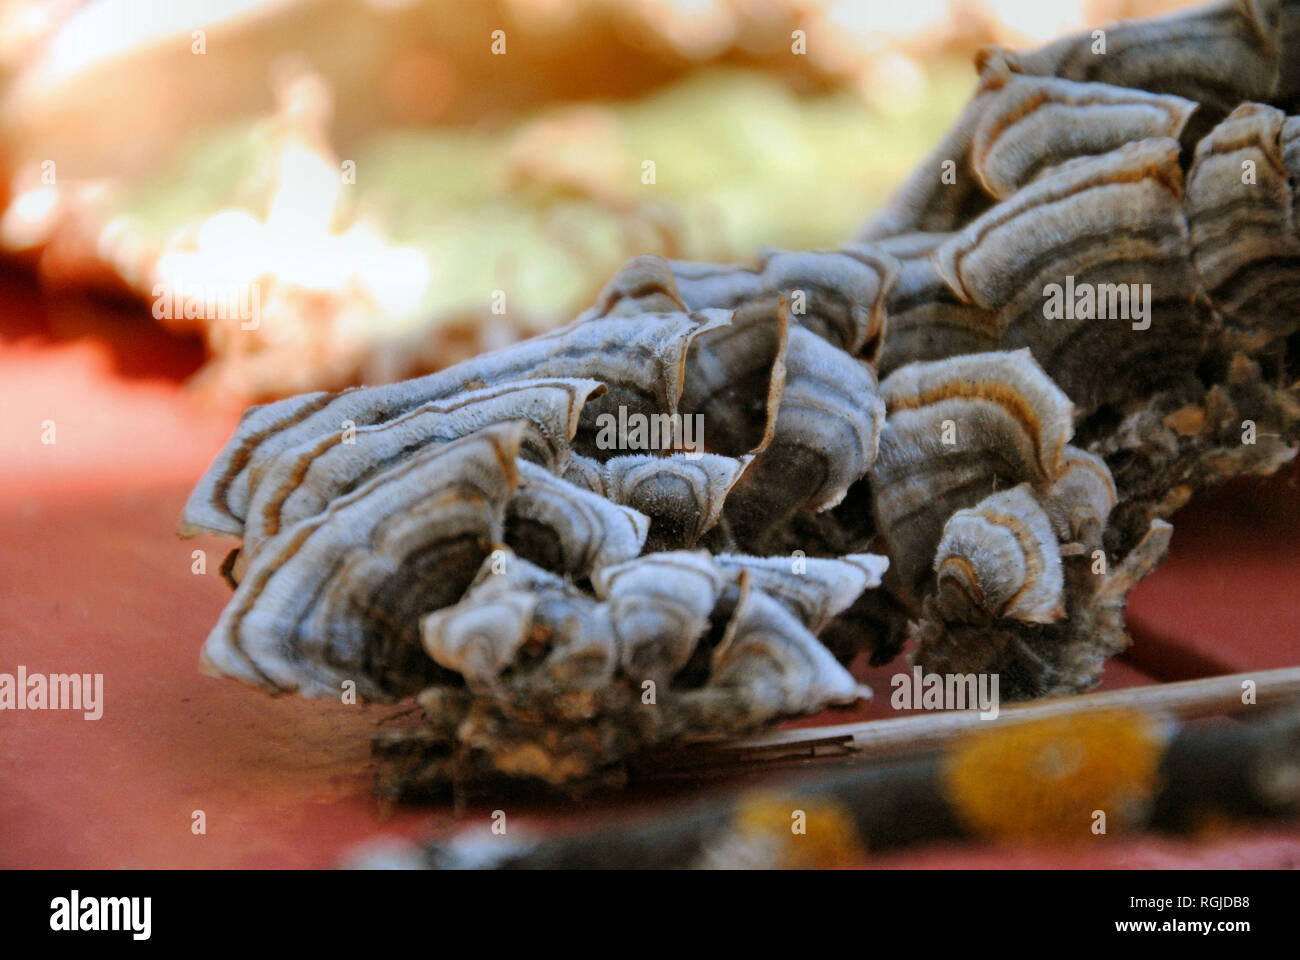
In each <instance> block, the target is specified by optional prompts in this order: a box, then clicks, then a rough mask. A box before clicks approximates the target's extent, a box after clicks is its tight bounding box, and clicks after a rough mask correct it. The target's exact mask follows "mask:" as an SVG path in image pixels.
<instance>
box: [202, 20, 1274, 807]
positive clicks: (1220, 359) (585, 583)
mask: <svg viewBox="0 0 1300 960" xmlns="http://www.w3.org/2000/svg"><path fill="white" fill-rule="evenodd" d="M1095 42H1096V40H1095V38H1092V37H1087V36H1083V37H1073V38H1066V39H1064V40H1061V41H1058V42H1056V43H1053V44H1051V45H1049V46H1047V47H1045V48H1043V49H1041V50H1038V51H1033V52H1028V53H1015V52H1011V51H1005V50H988V51H985V52H984V53H982V54H981V55H980V57H979V58H978V59H977V66H978V68H979V69H980V70H981V72H982V76H981V84H980V87H979V90H978V91H977V93H976V95H975V97H974V99H973V100H972V102H971V104H970V106H969V107H968V109H967V111H966V113H965V114H963V116H962V117H961V119H959V121H958V122H957V124H956V125H955V127H954V128H953V130H952V131H951V132H950V134H949V135H948V136H947V137H946V138H945V139H944V140H943V141H942V142H941V143H940V145H939V147H938V148H937V149H936V151H935V152H934V153H933V154H932V155H931V157H930V158H928V159H927V160H926V161H925V163H924V164H923V165H922V167H921V168H920V169H919V170H918V171H917V173H916V175H915V176H914V177H913V178H912V179H911V180H909V181H908V182H907V183H905V184H904V186H903V187H902V189H901V190H900V191H899V193H898V195H897V197H896V199H895V200H894V201H893V202H892V203H891V204H890V205H889V206H888V207H887V208H886V209H885V210H884V211H883V212H882V213H881V214H880V215H879V216H878V217H876V218H875V219H874V220H873V221H872V222H871V223H870V224H869V225H868V226H867V227H866V228H865V229H864V230H863V232H862V233H861V235H860V236H859V237H858V239H856V240H855V241H853V242H852V243H850V244H847V245H846V246H845V247H844V248H843V249H842V250H830V251H810V252H786V251H768V252H765V253H764V254H762V255H761V256H760V257H759V259H758V261H757V262H756V263H755V264H751V265H744V264H741V265H717V264H691V263H682V262H668V261H664V260H661V259H659V258H656V257H649V256H646V257H638V258H636V259H634V260H632V261H630V262H629V263H628V264H627V265H625V267H624V268H623V269H622V270H621V271H620V272H619V273H618V274H617V275H616V276H615V277H614V278H613V279H612V280H611V281H610V282H609V284H608V285H607V286H606V287H605V289H604V290H603V291H602V292H601V294H600V296H599V297H598V299H597V302H596V305H595V306H593V307H592V308H591V309H589V310H588V311H586V312H585V313H583V314H582V315H581V316H580V317H579V318H578V319H577V320H576V321H575V322H574V323H572V324H570V325H569V326H568V327H565V328H563V329H561V330H558V331H555V332H553V333H549V334H546V335H543V336H539V337H535V338H533V339H531V340H527V341H523V342H521V343H518V344H515V345H513V346H509V347H506V348H504V349H501V350H498V351H496V352H493V353H489V354H485V355H483V356H480V357H477V358H475V359H472V360H469V361H466V362H464V363H461V364H458V365H456V366H454V367H451V368H449V369H446V370H443V371H441V372H439V373H436V374H433V375H431V376H427V377H424V378H421V379H417V380H411V381H406V382H403V383H395V384H390V385H386V386H378V387H366V388H360V389H353V390H346V391H343V392H341V393H336V394H319V393H318V394H310V395H306V396H301V397H293V398H290V399H287V400H282V401H279V402H277V403H272V404H268V405H265V406H260V407H255V408H253V409H251V410H250V411H248V412H247V413H246V414H245V416H244V418H243V420H242V421H241V423H240V425H239V427H238V429H237V430H236V432H235V435H234V436H233V437H232V438H231V440H230V441H229V443H228V444H227V445H226V447H225V449H224V450H223V451H221V453H220V454H219V455H218V456H217V458H216V461H215V462H214V463H213V465H212V467H211V468H210V469H209V471H208V472H207V474H206V475H205V476H204V477H203V478H202V479H201V480H200V481H199V484H198V486H197V487H196V489H195V491H194V493H193V496H192V497H191V499H190V501H189V503H188V505H187V506H186V509H185V513H184V518H183V523H182V531H183V532H185V533H195V532H199V531H209V532H214V533H218V534H226V535H230V536H235V537H242V538H243V544H242V547H241V549H240V550H239V551H238V553H237V555H236V556H235V559H234V560H233V561H232V562H230V563H229V564H228V565H227V567H228V571H229V576H230V579H231V581H232V584H233V585H234V586H235V592H234V596H233V597H232V599H231V601H230V604H229V605H228V607H227V608H226V610H225V612H224V613H223V614H222V616H221V618H220V620H219V621H218V623H217V625H216V627H215V628H214V629H213V631H212V634H211V636H210V637H209V638H208V641H207V643H206V645H205V647H204V659H205V662H206V663H207V664H208V666H209V667H210V668H211V669H213V670H215V671H216V672H219V673H222V674H225V675H228V676H233V677H236V678H238V679H241V680H244V681H246V682H248V683H251V684H255V685H258V686H261V687H264V688H266V689H269V690H273V691H295V692H298V693H300V694H303V695H308V696H336V695H338V691H339V687H340V684H341V683H342V682H343V681H348V680H350V681H353V682H355V684H356V689H357V691H358V692H359V693H361V694H362V695H363V696H365V697H368V698H372V699H376V700H395V699H400V698H404V697H410V696H414V697H415V698H416V701H417V703H418V704H419V706H420V708H421V710H422V717H421V723H420V725H418V726H417V727H414V728H411V729H405V730H398V731H390V732H388V733H386V734H384V735H383V736H382V737H381V739H380V741H379V752H380V754H381V755H382V756H383V757H384V758H385V760H386V764H385V765H384V767H383V771H384V772H383V773H382V774H381V781H382V785H383V789H384V790H386V791H387V792H389V793H391V794H393V795H398V796H414V795H420V794H423V793H426V792H428V791H431V790H435V789H440V788H442V787H443V786H445V785H446V784H447V783H449V782H460V783H465V782H470V781H477V780H488V779H492V778H496V777H512V778H525V779H533V780H541V781H544V782H546V783H549V784H575V783H582V782H585V781H589V780H600V779H608V778H610V777H614V778H617V775H618V771H619V770H620V769H621V765H622V764H624V763H625V762H626V761H628V760H629V759H631V758H633V757H635V756H636V755H637V754H638V753H641V752H643V751H645V750H647V749H649V748H651V747H654V746H656V745H659V744H663V743H666V742H670V741H675V740H679V739H681V738H684V737H693V736H716V735H719V734H728V733H736V732H740V731H746V730H752V729H754V728H756V727H760V726H762V725H764V724H770V723H772V722H774V721H776V720H777V719H779V718H781V717H785V716H789V715H791V714H797V713H806V712H812V711H817V710H820V709H822V708H824V707H826V706H828V705H831V704H837V703H844V702H849V701H852V700H853V699H854V698H855V697H857V696H858V695H859V694H860V693H861V689H860V687H859V686H858V685H857V683H856V682H855V680H854V678H853V676H852V674H851V673H850V672H849V670H848V669H847V667H848V665H849V662H850V661H851V660H852V659H853V658H854V657H855V656H856V655H858V654H860V653H865V654H866V655H868V656H869V657H870V658H871V659H872V660H873V662H877V663H879V662H884V661H887V660H889V659H890V658H892V657H894V656H896V655H897V654H898V653H899V652H900V651H901V650H903V649H904V648H906V647H907V646H908V644H909V643H910V645H911V646H910V651H909V655H910V656H911V657H912V658H913V660H914V661H915V662H916V663H917V664H919V665H920V666H922V667H924V668H925V669H926V670H928V671H931V672H940V673H945V672H958V673H972V672H977V673H997V674H999V675H1000V677H1001V690H1002V694H1003V696H1005V697H1009V698H1030V697H1038V696H1047V695H1053V694H1061V693H1070V692H1078V691H1083V690H1086V689H1088V688H1090V687H1092V686H1094V685H1095V684H1096V683H1097V682H1098V680H1099V679H1100V676H1101V672H1102V669H1103V666H1104V663H1105V660H1106V658H1107V657H1108V656H1110V655H1112V654H1114V653H1115V652H1117V651H1119V650H1121V649H1123V648H1124V647H1125V646H1126V645H1127V644H1128V643H1129V638H1128V636H1127V634H1126V633H1125V630H1124V605H1125V598H1126V595H1127V593H1128V591H1129V590H1130V589H1131V588H1132V587H1133V585H1134V584H1136V583H1137V582H1138V581H1139V580H1140V579H1141V578H1142V577H1143V576H1144V575H1145V574H1146V573H1148V572H1149V571H1150V570H1151V569H1152V568H1153V567H1154V566H1155V565H1156V564H1158V563H1159V561H1160V559H1161V558H1162V556H1163V554H1164V552H1165V550H1166V548H1167V546H1168V543H1169V539H1170V534H1171V530H1172V528H1171V527H1170V525H1169V524H1168V523H1167V522H1166V518H1167V517H1168V516H1169V515H1170V514H1172V513H1173V512H1174V511H1175V510H1176V509H1177V508H1178V507H1179V506H1181V505H1182V504H1183V503H1184V502H1186V500H1187V499H1188V497H1189V496H1190V495H1191V493H1192V492H1193V491H1194V490H1195V489H1197V488H1200V487H1204V486H1207V485H1209V484H1212V483H1214V482H1216V481H1218V480H1220V479H1222V478H1224V477H1228V476H1231V475H1234V474H1241V473H1255V474H1267V473H1270V472H1272V471H1274V470H1276V469H1278V468H1279V467H1280V466H1282V465H1283V464H1285V463H1287V462H1288V461H1290V460H1291V459H1292V458H1293V457H1294V456H1295V453H1296V449H1297V444H1298V443H1300V310H1298V309H1297V307H1300V284H1298V283H1297V281H1298V280H1300V235H1297V224H1298V223H1300V213H1298V211H1300V193H1298V192H1297V190H1298V189H1300V187H1298V184H1300V118H1296V117H1293V116H1288V111H1294V110H1296V109H1298V108H1300V74H1298V73H1297V68H1296V64H1297V63H1300V47H1298V46H1297V44H1300V3H1297V2H1294V0H1286V2H1278V0H1250V2H1247V0H1241V2H1222V3H1218V4H1214V5H1211V6H1208V7H1205V8H1201V9H1199V10H1196V11H1192V12H1190V13H1187V14H1185V15H1182V16H1173V17H1168V18H1165V19H1158V20H1150V21H1142V22H1137V23H1131V24H1125V25H1121V26H1119V27H1117V28H1114V29H1112V30H1110V31H1109V32H1107V33H1106V35H1105V37H1104V42H1105V43H1106V44H1107V46H1106V50H1105V55H1104V56H1099V55H1095V54H1094V53H1093V52H1092V50H1091V47H1092V45H1093V44H1094V43H1095ZM1063 131H1064V132H1063ZM945 161H947V162H950V163H951V167H952V171H953V176H952V177H951V178H948V177H946V176H943V175H941V172H940V171H941V168H942V167H943V165H944V162H945ZM682 418H697V419H696V420H693V421H692V422H693V423H698V424H699V425H700V427H701V428H702V429H700V430H697V431H695V432H694V433H693V434H692V435H691V440H690V441H689V442H683V439H682V437H683V434H682V432H681V431H680V430H679V425H680V423H681V421H682ZM634 420H635V421H636V422H635V423H634ZM656 423H663V424H668V425H669V426H671V429H668V430H667V431H666V432H665V431H664V430H658V431H656V430H649V431H645V432H644V433H645V436H654V435H656V434H657V441H656V442H651V443H648V444H647V443H646V442H644V439H638V438H641V437H642V433H643V432H642V431H641V426H642V425H645V424H651V425H653V424H656ZM665 436H666V437H667V439H666V440H665Z"/></svg>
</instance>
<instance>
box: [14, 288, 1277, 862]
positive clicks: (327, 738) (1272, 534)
mask: <svg viewBox="0 0 1300 960" xmlns="http://www.w3.org/2000/svg"><path fill="white" fill-rule="evenodd" d="M201 360H202V350H201V346H200V345H199V344H198V343H197V342H195V341H192V340H186V339H181V338H177V337H174V336H170V335H166V334H163V333H162V332H161V331H159V330H158V329H157V328H156V327H154V326H153V325H152V322H151V321H150V320H149V318H148V311H147V309H145V308H143V307H140V306H138V305H131V304H112V303H104V302H98V301H91V300H85V299H80V298H77V297H75V296H71V295H64V296H60V297H58V298H47V297H44V296H43V295H42V294H41V293H40V291H39V290H38V289H37V287H36V285H35V284H34V283H33V281H32V280H31V279H30V278H29V277H28V276H27V275H26V274H24V273H22V272H20V271H16V270H14V269H12V268H3V267H0V601H2V602H0V672H7V673H13V672H15V671H16V669H17V667H18V666H19V665H20V664H21V665H23V666H25V667H26V668H27V670H28V671H29V672H40V673H67V672H75V673H102V674H103V675H104V703H105V705H104V713H103V717H102V718H101V719H99V720H97V721H88V720H85V719H83V718H82V716H81V715H80V714H73V713H69V712H61V711H21V712H20V711H5V712H3V713H0V867H325V866H333V865H335V864H337V863H338V862H339V860H340V858H341V857H343V856H344V855H345V854H346V853H347V852H348V851H350V850H352V849H354V848H355V847H356V845H357V844H360V843H363V842H368V841H373V840H378V839H382V838H386V837H405V838H416V837H423V836H430V835H446V834H447V833H449V832H451V831H454V830H456V829H459V828H462V827H469V826H481V825H484V824H486V823H487V822H488V818H489V816H490V812H491V810H493V809H497V808H503V809H505V810H506V811H507V814H508V816H510V817H511V823H512V825H513V826H514V828H515V829H518V828H521V827H522V828H528V829H536V830H550V831H559V830H568V829H573V828H578V827H589V826H591V825H593V824H594V823H600V822H610V821H613V820H626V819H630V818H641V817H650V816H654V815H656V814H657V813H661V812H664V811H667V810H669V809H672V808H674V807H676V806H678V805H679V803H680V801H681V799H682V798H683V795H684V794H689V795H690V796H696V795H698V794H699V793H700V792H701V791H703V790H707V789H708V788H709V785H708V784H694V785H691V786H689V787H683V786H672V785H666V784H655V785H640V786H634V787H633V788H631V789H630V790H628V791H627V792H625V793H623V794H620V795H610V796H600V797H594V798H591V799H588V800H583V801H572V802H568V801H560V800H555V801H548V802H539V801H530V802H523V801H512V800H509V799H500V800H497V801H495V802H491V803H480V804H471V805H470V806H469V807H468V808H467V809H465V810H463V811H461V812H459V813H458V814H457V813H454V812H453V810H452V808H451V806H450V804H448V805H444V806H432V807H401V808H398V809H396V810H394V809H388V808H386V806H385V805H383V804H381V803H380V802H379V801H378V800H377V799H376V798H375V797H374V795H373V794H372V792H371V783H372V777H373V765H372V761H371V759H370V756H369V748H368V738H369V736H370V734H371V733H372V732H373V730H374V729H375V723H376V722H377V721H379V720H380V719H381V718H383V717H386V716H387V715H388V714H389V713H391V712H392V708H391V707H379V706H368V705H356V706H349V705H344V704H341V703H333V702H315V701H303V700H299V699H296V698H293V697H284V698H278V699H275V698H271V697H268V696H266V695H264V694H262V693H260V692H258V691H256V690H252V689H249V688H246V687H244V686H242V685H240V684H238V683H236V682H233V681H228V680H221V679H216V678H211V677H206V676H202V675H200V674H199V673H198V671H197V662H198V651H199V648H200V646H201V645H202V643H203V640H204V638H205V636H206V635H207V632H208V630H209V629H211V627H212V625H213V623H214V622H215V621H216V618H217V615H218V613H219V612H220V610H221V608H222V606H223V605H224V604H225V602H226V600H227V599H228V598H229V595H230V591H229V589H228V588H227V586H226V585H225V583H224V582H223V581H222V580H221V577H220V575H219V574H218V572H217V570H218V567H219V565H220V562H221V559H222V558H223V557H224V555H225V553H226V551H227V550H228V549H229V547H230V544H229V543H228V542H226V541H222V540H220V539H218V538H215V537H203V538H197V539H195V540H188V541H183V540H180V539H178V538H177V537H176V536H175V532H174V531H175V527H176V523H177V518H178V517H179V514H180V510H181V506H182V504H183V502H184V500H185V497H186V495H187V494H188V491H189V488H190V486H191V484H192V483H193V481H194V480H195V479H196V478H197V477H198V476H199V474H200V473H201V472H202V471H203V470H204V469H205V468H206V466H207V465H208V463H209V461H210V460H211V458H212V457H213V455H214V454H215V453H216V451H217V450H218V449H219V448H220V446H221V445H222V443H223V442H224V441H225V439H226V437H227V436H228V435H229V432H230V430H231V429H232V427H233V426H234V424H235V421H236V419H237V417H238V410H237V409H234V408H231V407H213V406H212V405H211V404H210V403H209V402H206V401H204V400H202V399H201V398H199V397H197V396H196V395H194V394H193V393H192V392H191V391H188V390H187V389H185V387H184V386H183V381H184V379H185V378H186V377H187V376H188V375H189V374H190V373H192V372H193V371H194V369H196V367H197V365H198V364H199V363H200V362H201ZM47 420H52V421H54V425H55V431H56V433H55V439H56V442H55V443H54V444H52V445H47V444H43V443H42V442H41V436H42V431H43V429H44V425H45V421H47ZM1296 480H1297V474H1296V472H1295V470H1288V471H1287V472H1286V473H1285V474H1283V475H1281V476H1278V477H1274V478H1272V479H1270V480H1267V481H1260V480H1249V479H1247V480H1239V481H1235V482H1233V483H1232V484H1230V485H1229V486H1228V487H1226V488H1223V489H1221V490H1219V491H1217V492H1215V493H1211V494H1207V495H1202V496H1201V497H1200V498H1198V499H1197V500H1196V501H1195V502H1194V503H1193V504H1192V505H1190V506H1189V507H1188V508H1186V509H1185V510H1184V511H1183V512H1182V513H1180V514H1179V515H1178V516H1177V517H1176V518H1175V519H1174V524H1175V528H1176V532H1175V536H1174V541H1173V549H1172V555H1171V557H1170V559H1169V561H1168V562H1167V563H1166V564H1165V565H1164V566H1162V567H1161V568H1160V569H1159V570H1158V571H1157V572H1156V573H1155V574H1154V575H1153V576H1151V577H1150V578H1149V579H1148V580H1147V581H1146V582H1144V583H1143V584H1142V585H1141V586H1140V587H1139V588H1138V589H1137V590H1136V591H1135V592H1134V594H1133V595H1132V599H1131V603H1130V625H1131V631H1132V633H1133V635H1134V637H1135V639H1136V644H1135V646H1134V647H1133V648H1132V650H1131V651H1130V652H1129V653H1128V654H1126V655H1125V656H1124V657H1123V658H1121V659H1119V660H1116V661H1113V662H1112V663H1111V664H1110V665H1109V666H1108V668H1107V672H1106V677H1105V681H1104V683H1103V688H1117V687H1126V686H1133V685H1136V684H1145V683H1151V682H1155V681H1160V680H1179V679H1188V678H1192V677H1196V676H1205V675H1210V674H1215V673H1227V672H1237V671H1244V670H1250V669H1256V668H1269V667H1280V666H1290V665H1294V664H1297V663H1300V628H1298V627H1297V612H1298V611H1300V597H1297V593H1298V592H1300V576H1298V574H1300V552H1298V551H1297V549H1296V544H1297V543H1298V542H1300V498H1297V496H1296ZM195 549H202V550H205V551H206V553H207V573H206V575H196V574H194V573H192V572H191V565H192V562H193V561H192V559H191V553H192V551H193V550H195ZM897 669H898V666H897V665H891V666H887V667H884V668H877V669H872V670H866V671H862V672H861V675H862V676H863V677H864V679H865V680H866V681H867V682H868V683H870V684H872V685H873V686H875V688H876V690H877V691H879V692H880V694H881V695H879V696H878V697H877V700H876V701H875V702H874V703H871V704H866V705H862V706H859V707H858V708H855V709H854V710H852V711H848V712H845V711H836V712H830V713H828V714H826V715H823V716H821V717H818V718H814V719H809V720H801V721H798V723H799V724H807V723H814V722H844V721H846V720H849V719H857V718H868V717H880V716H885V715H894V714H893V712H892V711H890V710H889V708H888V706H887V701H888V692H889V685H888V678H889V676H890V675H891V674H892V673H894V672H896V670H897ZM197 810H202V811H203V812H204V815H205V819H206V833H205V834H203V835H195V834H194V833H193V832H192V831H191V824H192V822H193V821H192V816H193V813H194V811H197ZM869 864H870V865H874V866H881V867H926V868H929V867H951V866H977V867H1037V866H1077V867H1186V866H1227V867H1239V866H1240V867H1246V866H1270V867H1272V866H1288V867H1289V866H1295V865H1296V864H1300V825H1282V826H1272V827H1252V828H1244V827H1242V828H1232V829H1230V830H1228V831H1227V832H1219V833H1216V834H1214V835H1206V836H1201V837H1196V838H1169V837H1154V836H1152V837H1137V838H1099V839H1098V840H1096V841H1090V842H1088V843H1087V844H1086V845H1084V846H1082V847H1074V848H1070V849H1050V848H1024V849H1017V850H1006V849H997V848H994V847H988V846H981V845H974V844H949V845H942V846H934V847H929V848H923V849H921V848H918V849H914V850H908V851H906V852H903V853H896V854H890V855H888V856H881V857H878V858H875V859H873V860H871V861H869Z"/></svg>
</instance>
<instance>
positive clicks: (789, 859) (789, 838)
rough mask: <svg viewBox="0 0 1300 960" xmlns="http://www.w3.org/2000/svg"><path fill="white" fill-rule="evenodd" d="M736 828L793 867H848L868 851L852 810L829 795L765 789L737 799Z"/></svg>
mask: <svg viewBox="0 0 1300 960" xmlns="http://www.w3.org/2000/svg"><path fill="white" fill-rule="evenodd" d="M734 830H735V833H736V834H737V835H738V836H739V837H740V838H741V839H742V840H743V841H745V842H747V843H748V844H752V845H755V846H761V847H763V848H764V850H765V851H767V852H769V853H770V855H771V857H772V860H773V864H772V865H773V866H776V867H783V868H787V869H793V870H825V869H835V868H843V867H850V866H853V865H854V864H856V863H858V862H860V861H861V860H862V858H863V857H864V856H865V855H866V844H865V841H864V840H863V838H862V837H861V835H860V834H859V832H858V828H857V825H856V824H855V822H854V818H853V813H852V811H851V810H849V809H848V808H847V807H846V806H845V805H844V804H842V803H840V802H839V801H837V800H835V799H834V798H832V797H814V796H799V795H797V794H792V793H782V792H779V791H769V790H763V791H758V792H755V793H751V794H748V795H746V796H745V797H744V798H742V800H741V801H740V804H739V806H738V808H737V810H736V817H735V821H734Z"/></svg>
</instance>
